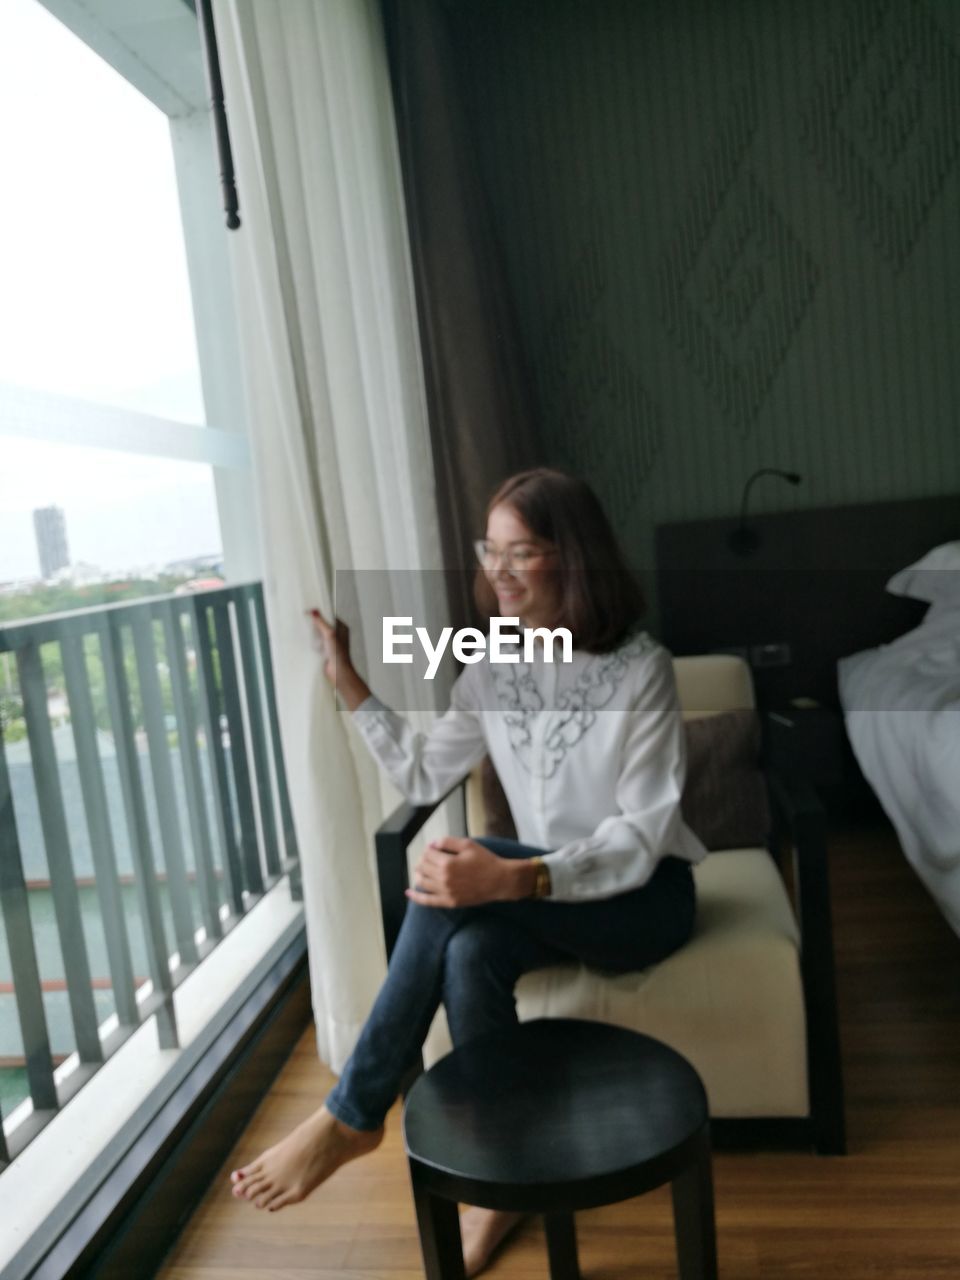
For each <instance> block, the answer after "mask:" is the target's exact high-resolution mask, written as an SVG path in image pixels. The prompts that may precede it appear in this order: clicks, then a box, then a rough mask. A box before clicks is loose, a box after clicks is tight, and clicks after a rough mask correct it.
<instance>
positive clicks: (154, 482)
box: [0, 0, 220, 582]
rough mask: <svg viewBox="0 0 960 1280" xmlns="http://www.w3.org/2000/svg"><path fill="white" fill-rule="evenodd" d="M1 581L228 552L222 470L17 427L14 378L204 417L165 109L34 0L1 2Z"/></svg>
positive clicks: (159, 411)
mask: <svg viewBox="0 0 960 1280" xmlns="http://www.w3.org/2000/svg"><path fill="white" fill-rule="evenodd" d="M0 154H2V155H3V177H4V181H3V191H4V194H3V199H2V200H0V582H4V581H10V580H12V579H18V578H25V577H33V576H36V575H37V574H38V572H39V564H38V558H37V552H36V544H35V539H34V534H33V521H32V515H31V512H32V510H33V508H34V507H37V506H47V505H51V504H53V505H57V506H60V507H62V508H63V510H64V513H65V516H66V523H67V538H68V543H69V547H70V555H71V559H72V560H74V561H84V562H86V563H91V564H95V565H99V566H100V567H101V568H103V569H116V570H127V569H131V568H138V567H145V566H147V565H150V564H163V563H166V562H167V561H169V560H174V559H178V558H184V557H186V556H190V555H204V554H212V553H215V552H217V551H218V550H219V549H220V533H219V528H218V524H217V516H216V506H215V501H214V492H213V480H212V474H211V471H210V469H209V468H208V467H203V466H198V465H196V464H188V463H181V462H174V461H171V460H164V459H154V458H146V457H142V456H140V457H135V456H132V455H125V454H121V453H114V452H108V451H106V450H100V449H89V448H83V447H79V446H78V447H72V446H64V445H52V444H47V443H44V442H39V441H28V440H24V439H21V438H19V437H16V436H13V435H10V434H6V433H5V431H4V425H3V410H4V386H13V387H29V388H35V389H38V390H42V391H46V392H53V393H57V394H61V395H67V396H72V397H77V398H80V399H84V400H89V401H96V402H101V403H105V404H109V405H114V406H122V407H125V408H129V409H134V410H140V411H143V412H146V413H151V414H155V415H159V416H163V417H168V418H174V419H176V420H178V421H182V422H192V423H197V424H202V423H203V422H204V421H205V417H204V409H203V399H202V394H201V390H200V377H199V369H198V360H197V350H196V336H195V333H194V327H193V315H192V311H191V305H190V292H189V283H188V277H187V268H186V258H185V254H184V247H183V239H182V234H181V230H180V213H179V206H178V202H177V189H176V179H175V173H174V165H173V154H172V149H171V145H170V136H169V128H168V124H167V120H166V117H165V116H164V115H163V114H162V113H161V112H160V111H158V110H157V108H156V107H154V106H153V104H152V103H150V102H148V101H147V99H146V98H144V97H143V96H142V95H141V94H140V93H139V92H138V91H137V90H136V89H134V88H133V87H132V86H131V85H129V84H128V83H127V82H126V81H125V80H124V79H123V78H122V77H121V76H119V75H118V74H117V73H116V72H115V71H114V70H113V69H112V68H111V67H109V66H108V65H107V64H106V63H105V62H103V61H102V60H101V59H100V58H99V57H98V56H97V55H96V54H94V53H93V52H92V51H91V50H89V49H88V48H87V47H86V46H85V45H83V44H82V43H81V42H80V41H79V40H78V39H77V38H76V37H75V36H74V35H73V34H72V33H71V32H70V31H68V30H67V28H66V27H64V26H62V25H61V24H60V23H59V22H58V21H57V20H56V19H55V18H54V17H52V15H51V14H49V13H48V12H47V10H46V9H44V8H42V6H41V5H39V4H38V3H37V0H0Z"/></svg>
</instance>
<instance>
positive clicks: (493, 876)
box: [407, 836, 523, 907]
mask: <svg viewBox="0 0 960 1280" xmlns="http://www.w3.org/2000/svg"><path fill="white" fill-rule="evenodd" d="M519 870H520V864H518V863H516V862H512V861H511V860H510V859H509V858H498V857H497V855H496V854H495V853H491V852H490V850H489V849H485V848H484V847H483V845H482V844H477V842H476V840H468V839H467V838H465V837H461V836H444V837H443V839H441V840H431V842H430V843H429V844H428V845H427V847H426V849H425V850H424V853H423V857H422V858H421V859H420V861H419V862H418V863H417V867H416V871H415V872H414V876H413V884H414V887H413V888H412V889H408V890H407V897H408V898H409V899H410V901H411V902H417V903H419V904H420V905H421V906H422V907H476V906H479V905H480V903H482V902H498V901H499V902H502V901H505V900H507V899H510V898H518V897H521V896H523V895H522V893H520V892H518V887H519V877H518V875H517V874H516V872H518V871H519Z"/></svg>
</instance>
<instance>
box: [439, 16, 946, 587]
mask: <svg viewBox="0 0 960 1280" xmlns="http://www.w3.org/2000/svg"><path fill="white" fill-rule="evenodd" d="M449 12H450V15H451V21H452V26H453V31H454V37H455V49H456V57H457V59H458V64H459V67H458V69H459V71H460V73H461V83H462V85H463V89H464V93H465V95H466V98H467V102H468V107H469V114H470V119H471V124H472V128H473V131H474V134H475V142H476V158H477V163H478V165H480V167H481V171H482V174H483V176H484V179H485V182H486V185H487V189H488V191H489V194H490V198H491V203H492V205H493V210H494V215H495V222H496V226H497V229H498V234H499V237H500V240H501V244H502V249H503V253H504V257H505V261H506V263H507V268H508V274H509V278H510V282H511V286H512V288H513V290H514V293H515V298H516V305H517V311H518V315H519V318H520V326H521V338H522V341H523V343H524V346H525V356H526V359H527V362H528V365H529V367H530V369H531V370H532V371H533V376H534V379H535V385H536V391H537V396H538V400H539V404H540V408H541V412H542V415H543V422H544V428H545V436H546V439H547V440H548V442H549V447H550V453H551V458H550V460H551V461H554V462H556V463H560V464H563V465H566V466H568V467H571V468H573V469H575V470H577V471H579V472H581V473H583V474H584V475H586V476H587V478H588V479H590V480H591V481H592V482H593V483H594V484H595V486H596V487H597V489H598V491H599V492H600V493H601V495H602V497H603V498H604V499H605V501H606V503H607V504H608V506H609V508H610V509H611V511H612V512H613V514H614V515H615V517H616V519H617V521H618V524H619V526H620V529H621V532H622V533H623V535H624V536H625V538H626V540H627V541H628V542H629V544H630V546H631V547H632V548H633V551H634V555H635V558H636V561H637V563H638V564H643V563H645V562H648V561H649V554H650V546H651V541H650V530H651V528H652V526H653V524H654V523H656V522H658V521H661V520H677V519H683V518H687V517H690V518H692V517H699V516H713V515H722V514H724V513H733V512H735V511H736V509H737V506H738V504H739V498H740V492H741V489H742V486H743V483H744V480H745V479H746V477H747V476H748V475H749V473H750V472H751V471H752V470H754V469H755V468H756V467H759V466H763V465H773V466H782V467H787V468H790V469H795V470H797V471H800V472H801V473H802V474H803V476H804V485H803V486H802V488H800V489H792V488H789V487H787V486H780V485H778V484H777V483H776V482H775V481H764V482H762V483H761V485H760V486H758V488H757V491H756V493H755V501H756V506H757V509H758V510H762V509H766V510H778V509H785V508H790V507H797V506H803V507H810V506H821V505H831V504H837V503H843V502H856V501H869V500H871V499H879V498H885V497H910V496H916V495H923V494H928V493H929V494H933V493H944V492H950V491H956V490H957V489H958V488H960V431H958V428H957V409H958V405H960V358H958V355H960V353H958V351H957V344H958V334H960V237H958V231H960V217H958V214H960V5H957V4H955V3H952V2H947V0H944V2H941V3H937V2H936V0H888V2H884V0H804V3H802V4H798V3H796V0H709V3H708V2H707V0H582V2H575V0H483V2H482V3H481V2H480V0H458V3H454V4H451V5H450V6H449Z"/></svg>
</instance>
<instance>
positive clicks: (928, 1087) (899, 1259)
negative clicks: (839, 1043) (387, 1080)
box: [161, 832, 960, 1280]
mask: <svg viewBox="0 0 960 1280" xmlns="http://www.w3.org/2000/svg"><path fill="white" fill-rule="evenodd" d="M832 857H833V860H832V868H833V872H832V875H833V894H834V912H835V931H836V946H837V960H838V966H839V985H840V1016H841V1035H842V1039H843V1050H844V1062H845V1069H846V1084H847V1103H848V1107H847V1113H848V1132H849V1148H850V1153H849V1155H848V1156H846V1157H841V1158H822V1157H817V1156H813V1155H806V1154H796V1155H794V1154H790V1155H784V1154H764V1153H761V1154H755V1155H753V1154H751V1155H717V1156H715V1160H714V1180H715V1187H716V1201H717V1238H718V1248H719V1255H720V1274H721V1277H723V1280H760V1278H761V1277H762V1278H763V1280H793V1278H794V1277H797V1278H799V1277H803V1278H804V1280H807V1278H809V1280H833V1277H840V1276H843V1277H844V1280H906V1278H908V1277H914V1276H917V1277H921V1276H922V1277H924V1280H958V1277H960V939H958V938H957V937H956V936H954V935H953V934H952V933H951V932H950V930H949V929H948V927H947V925H946V924H945V923H944V921H943V920H942V918H941V917H940V915H939V914H938V912H937V911H936V908H935V907H934V906H933V904H932V903H931V901H930V900H929V899H928V897H927V896H926V893H925V892H924V890H923V889H922V887H921V886H920V884H919V881H918V880H917V879H916V878H915V876H914V875H913V873H912V872H911V871H910V870H909V868H908V867H907V865H906V863H905V862H904V860H903V857H902V855H901V854H900V852H899V849H898V848H897V845H896V843H895V841H894V840H893V838H892V837H891V836H890V835H889V834H887V833H884V832H880V833H874V834H870V835H866V834H859V835H846V836H844V837H842V838H841V837H836V838H835V839H834V842H833V846H832ZM331 1079H332V1077H331V1076H330V1074H329V1073H328V1072H327V1071H325V1070H324V1069H323V1068H321V1067H320V1066H318V1065H317V1061H316V1057H315V1053H314V1048H313V1043H312V1038H311V1036H310V1035H309V1034H308V1035H307V1036H305V1037H304V1038H303V1040H302V1041H301V1043H300V1044H299V1045H298V1046H297V1049H296V1051H295V1052H294V1054H293V1056H292V1058H291V1059H290V1061H289V1063H288V1064H287V1066H286V1067H285V1069H284V1071H283V1073H282V1074H281V1076H280V1077H279V1079H278V1081H277V1083H276V1085H275V1087H274V1089H273V1091H272V1092H271V1094H270V1095H269V1097H267V1098H266V1099H265V1100H264V1102H263V1104H262V1106H261V1107H260V1110H259V1111H258V1113H257V1115H256V1117H255V1118H254V1121H253V1123H252V1124H251V1125H250V1127H249V1129H248V1131H247V1132H246V1134H245V1135H244V1138H243V1141H242V1142H241V1143H240V1145H239V1146H238V1147H237V1149H236V1150H235V1151H234V1153H233V1155H232V1156H231V1159H230V1162H229V1164H228V1166H227V1168H225V1169H224V1172H223V1176H222V1178H221V1179H220V1181H219V1183H218V1184H217V1185H216V1186H214V1187H213V1188H212V1189H211V1190H210V1192H209V1194H208V1195H207V1197H206V1198H205V1200H204V1201H203V1202H202V1204H200V1205H199V1207H198V1208H197V1211H196V1213H195V1214H194V1216H193V1218H192V1220H191V1221H190V1222H189V1224H188V1225H187V1227H186V1229H185V1231H184V1233H183V1235H182V1236H181V1238H180V1240H179V1242H178V1243H177V1245H176V1246H175V1247H174V1249H173V1250H172V1252H171V1254H170V1257H169V1258H168V1260H167V1263H166V1265H165V1267H164V1268H163V1269H162V1271H161V1275H162V1276H163V1278H164V1280H244V1278H245V1277H250V1278H252V1277H254V1276H255V1277H258V1280H335V1278H336V1280H361V1278H362V1280H414V1277H420V1276H422V1274H423V1272H422V1269H421V1264H420V1254H419V1248H418V1243H417V1235H416V1229H415V1225H414V1218H413V1210H412V1205H411V1199H410V1194H409V1189H408V1184H407V1173H406V1168H405V1162H404V1156H403V1149H402V1146H401V1143H400V1136H399V1117H398V1114H397V1111H396V1110H395V1111H394V1112H393V1113H392V1114H391V1117H390V1120H389V1122H388V1130H387V1139H386V1141H385V1142H384V1144H383V1146H381V1147H380V1149H379V1150H378V1151H376V1152H375V1153H374V1154H373V1155H372V1156H370V1157H368V1158H366V1159H365V1160H361V1161H358V1162H357V1163H355V1164H353V1165H349V1166H347V1167H345V1168H344V1169H342V1170H341V1171H340V1172H339V1173H338V1174H337V1175H336V1177H334V1178H333V1179H332V1180H331V1181H330V1182H329V1183H328V1184H327V1185H326V1186H325V1187H323V1188H321V1189H320V1190H319V1191H318V1192H317V1193H316V1194H315V1195H314V1196H313V1197H312V1198H311V1199H310V1200H309V1201H307V1202H306V1203H304V1204H302V1205H298V1206H294V1207H291V1208H288V1209H285V1210H283V1211H281V1212H280V1213H277V1214H265V1213H259V1212H257V1211H256V1210H254V1209H252V1208H251V1207H250V1206H248V1205H245V1204H243V1203H241V1202H238V1201H234V1200H233V1199H232V1198H231V1196H230V1193H229V1190H228V1184H227V1169H228V1168H231V1167H234V1166H235V1165H236V1164H238V1163H243V1162H244V1161H246V1160H248V1159H250V1158H251V1157H252V1156H253V1155H255V1154H256V1153H257V1152H258V1151H259V1150H260V1149H262V1148H263V1147H264V1146H266V1145H268V1144H270V1143H272V1142H275V1141H276V1140H277V1139H278V1138H279V1137H281V1136H282V1135H283V1134H284V1133H285V1132H286V1131H287V1130H288V1129H289V1128H290V1127H291V1126H292V1125H293V1124H294V1123H296V1122H297V1121H298V1120H299V1119H300V1118H301V1117H302V1116H304V1115H306V1114H307V1113H308V1112H309V1111H310V1110H311V1109H312V1108H313V1107H315V1106H316V1105H317V1104H318V1103H319V1102H320V1101H321V1100H322V1099H323V1097H324V1094H325V1092H326V1090H327V1088H328V1087H329V1085H330V1083H331ZM577 1222H578V1228H579V1234H580V1253H581V1264H582V1269H583V1274H584V1276H585V1277H589V1280H615V1278H616V1277H624V1278H626V1277H628V1276H641V1275H642V1276H643V1277H644V1278H645V1280H668V1278H670V1280H673V1277H675V1276H676V1268H675V1262H674V1245H673V1236H672V1217H671V1210H670V1200H669V1193H667V1192H666V1191H664V1190H662V1189H661V1190H660V1191H657V1192H654V1193H652V1194H651V1195H648V1196H646V1197H643V1198H641V1199H639V1200H633V1201H629V1202H627V1203H625V1204H620V1205H614V1206H611V1207H609V1208H605V1209H597V1210H592V1211H590V1212H588V1213H583V1214H579V1215H578V1218H577ZM486 1274H488V1275H489V1276H490V1277H491V1280H495V1278H499V1277H503V1278H506V1277H517V1278H518V1280H519V1278H520V1277H530V1278H531V1280H532V1278H533V1277H539V1278H542V1277H545V1276H546V1274H547V1270H546V1254H545V1251H544V1247H543V1234H542V1230H541V1228H540V1226H539V1224H538V1223H536V1222H530V1223H529V1224H528V1225H526V1226H525V1227H523V1228H522V1229H521V1230H520V1231H519V1233H518V1234H517V1236H516V1237H515V1238H514V1240H513V1241H512V1242H511V1243H510V1244H509V1245H508V1247H506V1248H505V1249H504V1250H503V1251H502V1252H501V1254H500V1255H499V1256H498V1257H497V1258H496V1260H495V1262H494V1263H493V1264H492V1265H491V1266H490V1268H489V1270H488V1272H487V1273H486Z"/></svg>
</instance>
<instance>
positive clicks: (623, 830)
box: [543, 648, 706, 902]
mask: <svg viewBox="0 0 960 1280" xmlns="http://www.w3.org/2000/svg"><path fill="white" fill-rule="evenodd" d="M628 715H629V717H630V719H629V724H628V726H627V730H626V735H625V738H624V742H623V751H622V757H621V762H620V772H619V775H618V779H617V784H616V802H617V806H618V809H619V812H617V813H613V814H611V815H610V816H609V817H607V818H604V819H603V821H602V822H601V823H600V824H599V826H598V827H597V828H596V829H595V830H594V832H593V833H592V834H591V835H589V836H585V837H583V838H582V839H578V840H571V841H570V842H569V843H567V844H565V845H562V846H561V847H560V848H559V849H557V850H555V851H554V852H553V853H548V854H546V855H545V856H544V859H543V860H544V862H546V863H547V865H548V866H549V868H550V881H551V894H550V897H551V899H555V900H557V901H561V902H582V901H585V900H587V899H591V898H609V897H612V896H613V895H614V894H618V893H624V892H625V891H626V890H628V889H636V888H639V886H640V885H643V884H645V883H646V882H647V881H648V880H649V879H650V877H651V876H652V875H653V872H654V870H655V868H656V865H657V863H658V862H659V861H660V859H661V858H662V857H663V856H664V855H665V854H668V853H681V852H682V853H683V855H684V856H686V857H688V858H689V859H690V861H692V862H698V861H700V860H701V858H703V857H705V856H706V850H705V849H704V848H703V846H702V845H701V844H700V841H699V840H698V839H697V837H696V836H695V835H694V834H693V832H692V831H690V829H689V828H688V827H686V826H685V825H684V822H683V817H682V814H681V811H680V799H681V795H682V793H683V783H684V777H685V774H686V739H685V737H684V732H683V718H682V715H681V712H680V704H679V700H678V698H677V690H676V683H675V680H674V675H673V663H672V661H671V658H670V654H669V653H668V652H667V651H666V650H665V649H659V648H658V649H657V650H656V651H655V653H654V655H653V656H652V658H651V661H650V663H649V664H645V670H644V672H643V677H642V684H641V686H640V688H639V689H638V690H637V692H636V693H635V694H634V697H633V699H632V700H631V704H630V707H629V711H628Z"/></svg>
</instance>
